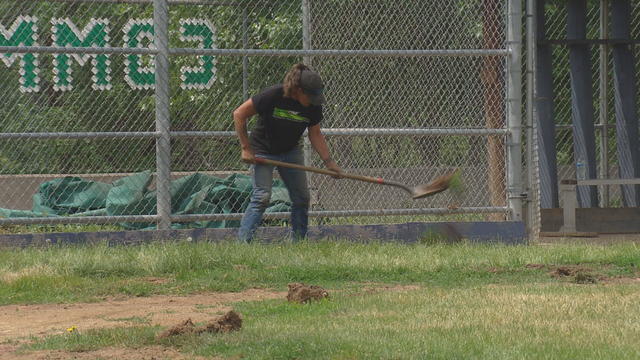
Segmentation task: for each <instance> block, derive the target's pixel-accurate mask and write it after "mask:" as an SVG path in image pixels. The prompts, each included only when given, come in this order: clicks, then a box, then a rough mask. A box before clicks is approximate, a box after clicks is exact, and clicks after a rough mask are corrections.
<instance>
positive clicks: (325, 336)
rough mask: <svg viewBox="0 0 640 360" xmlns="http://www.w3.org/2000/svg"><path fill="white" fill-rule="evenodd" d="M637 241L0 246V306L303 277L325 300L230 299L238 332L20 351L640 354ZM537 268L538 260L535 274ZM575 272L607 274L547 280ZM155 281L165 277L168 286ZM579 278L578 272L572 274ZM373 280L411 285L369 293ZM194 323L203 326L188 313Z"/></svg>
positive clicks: (140, 332) (125, 333)
mask: <svg viewBox="0 0 640 360" xmlns="http://www.w3.org/2000/svg"><path fill="white" fill-rule="evenodd" d="M639 250H640V246H639V245H638V244H633V243H626V244H618V245H610V246H593V245H580V244H572V245H554V246H504V245H470V244H455V245H444V244H435V245H429V246H428V245H396V244H381V243H372V244H352V243H346V242H331V241H324V242H314V243H301V244H296V245H287V244H273V245H258V244H256V245H248V246H245V245H237V244H235V243H218V244H212V243H165V244H150V245H142V246H132V247H108V246H105V245H99V246H86V247H85V246H56V247H49V248H40V249H36V248H28V249H23V250H3V251H0V303H2V304H11V303H45V302H60V301H64V302H73V301H88V300H96V301H97V300H99V299H100V298H101V297H102V296H105V295H121V294H124V295H132V296H139V295H142V296H146V295H152V294H160V293H162V294H186V293H193V292H201V291H236V290H242V289H247V288H252V287H263V288H274V289H277V290H281V291H284V290H285V289H286V284H287V283H289V282H292V281H302V282H306V283H311V284H315V285H320V286H323V287H325V288H326V289H328V290H329V291H330V294H331V298H330V299H329V300H327V301H322V302H318V303H312V304H307V305H296V304H289V303H287V302H286V301H285V300H284V299H281V300H280V299H278V300H268V301H257V302H241V303H236V304H235V305H234V307H235V310H236V311H238V312H240V313H241V314H242V316H243V318H244V324H243V328H242V329H241V330H240V331H238V332H234V333H229V334H218V335H212V334H204V335H183V336H178V337H174V338H170V339H164V340H158V339H156V338H155V334H156V333H157V332H158V331H160V330H161V329H160V328H158V327H155V326H149V324H148V323H146V321H145V319H143V318H140V319H137V320H138V322H137V325H138V326H136V327H130V328H117V329H95V330H83V331H81V332H78V333H70V334H64V335H56V336H50V337H47V338H44V339H35V338H34V339H33V342H32V343H31V344H29V345H25V346H24V347H23V350H24V351H30V350H36V349H65V350H68V351H90V350H94V349H99V348H103V347H109V346H115V347H131V348H139V347H145V346H149V345H158V344H160V345H164V346H170V347H174V348H177V349H178V350H180V351H182V352H184V353H187V354H194V355H201V356H221V357H223V358H237V357H241V358H249V359H294V358H304V359H327V358H328V359H390V358H398V359H424V358H429V359H451V358H456V359H457V358H461V359H514V358H518V359H519V358H527V359H549V358H554V359H556V358H561V359H578V358H579V359H636V358H638V357H640V345H638V341H637V339H638V338H640V325H639V324H640V307H638V303H639V302H640V284H639V283H638V282H637V281H635V282H634V281H626V282H613V281H602V280H601V279H603V278H614V277H627V278H638V277H639V276H640V269H639V265H640V251H639ZM528 264H536V265H537V266H527V265H528ZM560 265H563V266H571V265H579V266H580V267H581V268H582V269H583V271H587V272H588V273H589V274H591V275H593V278H594V279H599V280H598V281H596V283H585V284H579V283H576V281H574V280H575V279H574V278H572V277H554V276H550V273H551V272H552V270H553V269H554V268H555V267H557V266H560ZM148 277H159V278H165V279H167V281H166V282H163V283H161V284H157V283H155V284H151V283H149V282H148V281H145V278H148ZM576 278H577V276H576ZM370 283H380V284H391V285H399V284H411V285H416V286H417V288H416V289H412V290H384V289H383V290H379V291H377V292H373V293H372V292H365V291H363V289H362V287H363V286H365V285H366V284H370ZM194 320H197V319H194Z"/></svg>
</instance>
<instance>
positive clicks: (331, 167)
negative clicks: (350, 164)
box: [324, 159, 342, 179]
mask: <svg viewBox="0 0 640 360" xmlns="http://www.w3.org/2000/svg"><path fill="white" fill-rule="evenodd" d="M324 166H326V167H327V169H329V170H331V171H333V172H335V173H337V174H336V175H335V176H333V178H334V179H342V176H340V173H341V172H342V169H341V168H340V166H338V164H336V162H335V161H333V159H327V160H324Z"/></svg>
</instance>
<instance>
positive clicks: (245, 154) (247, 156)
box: [240, 149, 256, 164]
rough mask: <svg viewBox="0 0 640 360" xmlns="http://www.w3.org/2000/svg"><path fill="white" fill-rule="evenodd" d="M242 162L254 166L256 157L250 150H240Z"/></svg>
mask: <svg viewBox="0 0 640 360" xmlns="http://www.w3.org/2000/svg"><path fill="white" fill-rule="evenodd" d="M240 157H241V159H242V161H243V162H246V163H248V164H254V163H255V162H256V155H255V154H254V153H253V150H251V149H242V155H240Z"/></svg>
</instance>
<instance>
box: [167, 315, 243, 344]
mask: <svg viewBox="0 0 640 360" xmlns="http://www.w3.org/2000/svg"><path fill="white" fill-rule="evenodd" d="M241 327H242V317H241V316H240V314H238V313H237V312H235V311H233V310H231V311H229V312H227V313H226V314H224V315H222V316H220V317H218V318H217V319H214V320H211V321H209V322H208V323H207V324H206V325H204V326H195V324H194V323H193V321H191V319H187V320H185V321H183V322H181V323H179V324H178V325H175V326H172V327H171V328H169V329H167V330H165V331H163V332H161V333H160V334H158V335H157V338H158V339H166V338H169V337H172V336H176V335H183V334H202V333H205V332H208V333H220V332H223V333H225V332H230V331H235V330H240V328H241Z"/></svg>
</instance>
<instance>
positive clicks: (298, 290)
mask: <svg viewBox="0 0 640 360" xmlns="http://www.w3.org/2000/svg"><path fill="white" fill-rule="evenodd" d="M288 287H289V293H288V294H287V301H289V302H297V303H300V304H302V303H307V302H309V301H311V300H321V299H324V298H328V297H329V293H328V292H327V290H325V289H323V288H321V287H320V286H316V285H305V284H303V283H291V284H289V285H288Z"/></svg>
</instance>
